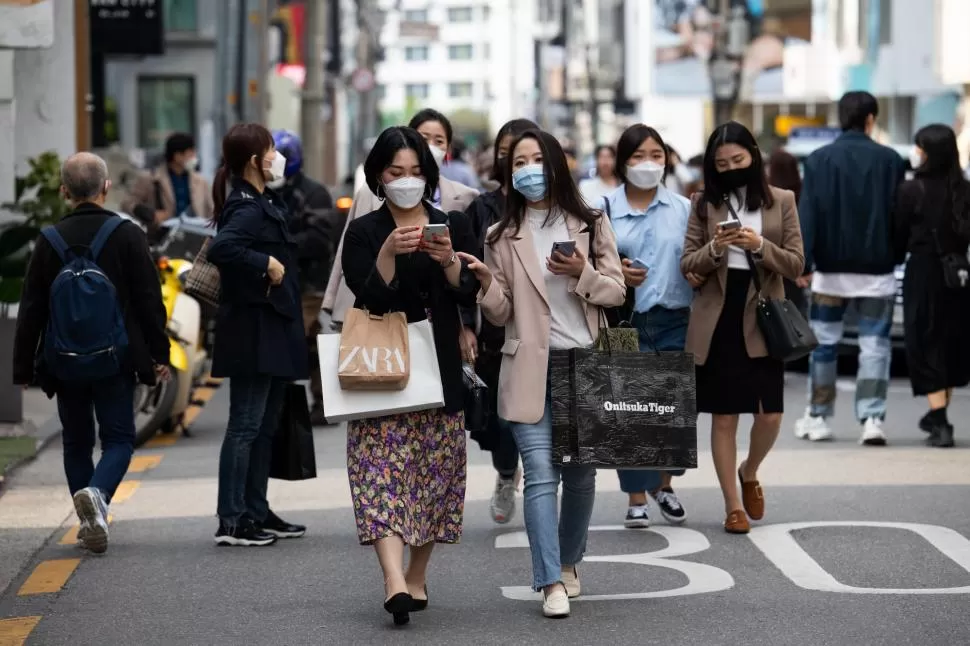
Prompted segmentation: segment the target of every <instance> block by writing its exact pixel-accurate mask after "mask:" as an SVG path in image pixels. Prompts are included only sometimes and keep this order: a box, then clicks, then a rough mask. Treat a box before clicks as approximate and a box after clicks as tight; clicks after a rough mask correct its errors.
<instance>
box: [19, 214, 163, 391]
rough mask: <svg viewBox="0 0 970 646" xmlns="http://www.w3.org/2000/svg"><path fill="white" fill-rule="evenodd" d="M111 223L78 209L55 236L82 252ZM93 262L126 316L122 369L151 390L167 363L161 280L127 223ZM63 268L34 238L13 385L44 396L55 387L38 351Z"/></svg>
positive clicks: (140, 237)
mask: <svg viewBox="0 0 970 646" xmlns="http://www.w3.org/2000/svg"><path fill="white" fill-rule="evenodd" d="M111 217H117V216H116V215H115V214H114V213H112V212H111V211H107V210H105V209H103V208H101V207H100V206H98V205H96V204H81V205H80V206H78V207H77V208H76V209H75V210H74V212H73V213H70V214H68V215H66V216H65V217H64V219H62V220H61V221H60V222H59V223H58V224H57V231H58V233H60V234H61V236H62V237H63V238H64V241H65V242H66V243H67V244H68V245H70V246H75V245H77V246H87V245H90V244H91V242H93V241H94V236H95V235H97V233H98V230H99V229H100V228H101V225H102V224H104V223H105V222H106V221H107V220H108V218H111ZM95 262H96V263H97V265H98V266H99V267H100V268H101V269H102V270H103V271H104V273H105V275H106V276H107V277H108V279H109V280H110V281H111V282H112V284H113V285H114V286H115V289H116V290H117V292H118V300H119V302H120V303H121V308H122V311H123V312H125V328H126V329H127V331H128V354H127V356H126V357H125V360H124V363H123V364H122V365H123V369H124V370H125V371H130V372H131V373H132V374H135V375H137V376H138V379H139V380H140V381H142V382H143V383H146V384H154V383H155V370H154V366H155V364H156V363H158V364H163V365H167V364H168V362H169V354H168V353H169V340H168V335H167V334H166V332H165V323H166V319H167V316H166V313H165V306H164V305H163V304H162V286H161V280H160V279H159V276H158V268H157V267H156V266H155V261H154V260H152V256H151V252H150V251H149V249H148V240H147V239H146V238H145V234H144V232H142V230H141V229H139V228H138V226H136V225H135V224H134V223H132V222H124V223H122V225H121V226H120V227H118V228H117V229H116V230H115V232H114V233H113V234H111V237H110V238H108V242H107V243H106V244H105V246H104V249H103V250H102V251H101V256H100V257H98V258H96V259H95ZM63 266H64V263H62V262H61V259H60V257H59V256H58V255H57V252H55V251H54V248H53V247H51V245H50V243H49V242H48V241H47V238H45V237H44V236H40V237H38V238H37V242H36V243H35V246H34V251H33V253H32V254H31V256H30V264H29V266H28V267H27V275H26V277H25V279H24V290H23V294H22V296H21V297H20V309H19V311H18V313H17V331H16V335H15V337H14V360H13V363H14V375H13V379H14V383H16V384H23V385H27V384H37V385H39V386H41V387H42V388H43V389H44V390H45V391H46V392H48V394H50V393H53V392H55V391H56V389H57V383H56V381H55V380H54V379H53V377H52V376H51V375H50V374H49V373H48V372H47V370H46V368H45V367H44V365H43V362H42V360H41V359H40V357H41V355H40V354H39V353H38V350H39V345H40V341H41V338H42V337H43V334H44V330H45V329H46V328H47V319H48V314H49V311H50V310H49V308H50V302H49V301H50V288H51V284H52V283H53V282H54V278H55V277H56V276H57V273H58V272H59V271H60V270H61V268H62V267H63Z"/></svg>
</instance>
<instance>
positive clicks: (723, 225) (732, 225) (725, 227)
mask: <svg viewBox="0 0 970 646" xmlns="http://www.w3.org/2000/svg"><path fill="white" fill-rule="evenodd" d="M717 226H718V228H719V229H720V230H721V231H736V230H738V229H740V228H741V220H725V221H724V222H719V223H718V225H717Z"/></svg>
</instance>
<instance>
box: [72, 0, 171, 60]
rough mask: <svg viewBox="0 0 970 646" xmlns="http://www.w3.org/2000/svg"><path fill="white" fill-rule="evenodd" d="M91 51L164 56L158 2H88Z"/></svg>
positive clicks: (159, 3) (163, 37) (128, 0)
mask: <svg viewBox="0 0 970 646" xmlns="http://www.w3.org/2000/svg"><path fill="white" fill-rule="evenodd" d="M89 7H90V9H89V13H88V19H89V21H90V24H91V47H92V49H94V50H95V51H97V52H99V53H101V54H142V55H150V54H164V53H165V26H164V24H163V22H162V3H161V0H89Z"/></svg>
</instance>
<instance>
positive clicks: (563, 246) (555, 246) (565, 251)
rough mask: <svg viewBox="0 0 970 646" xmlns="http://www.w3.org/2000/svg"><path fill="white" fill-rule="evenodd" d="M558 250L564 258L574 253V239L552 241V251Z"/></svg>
mask: <svg viewBox="0 0 970 646" xmlns="http://www.w3.org/2000/svg"><path fill="white" fill-rule="evenodd" d="M557 251H558V252H559V253H560V254H562V256H563V257H564V258H569V257H570V256H572V255H573V254H574V253H576V241H575V240H566V241H565V242H553V243H552V253H556V252H557Z"/></svg>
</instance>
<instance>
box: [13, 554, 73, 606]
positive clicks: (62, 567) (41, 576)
mask: <svg viewBox="0 0 970 646" xmlns="http://www.w3.org/2000/svg"><path fill="white" fill-rule="evenodd" d="M80 564H81V559H54V560H51V561H41V562H40V563H38V564H37V567H35V568H34V571H33V572H31V573H30V576H29V577H27V580H26V581H24V584H23V585H22V586H20V591H19V592H17V596H19V597H26V596H28V595H31V594H51V593H53V592H59V591H60V589H61V588H63V587H64V584H65V583H67V580H68V579H70V578H71V575H72V574H74V570H76V569H77V566H78V565H80Z"/></svg>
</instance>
